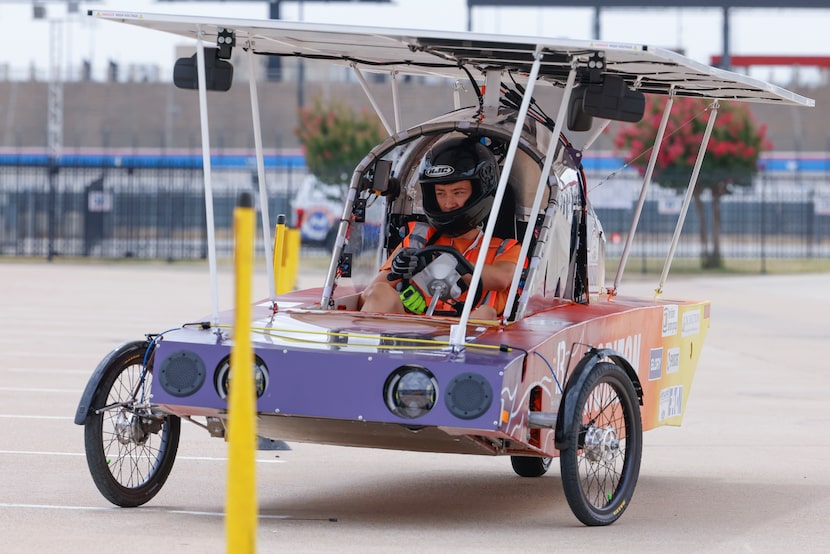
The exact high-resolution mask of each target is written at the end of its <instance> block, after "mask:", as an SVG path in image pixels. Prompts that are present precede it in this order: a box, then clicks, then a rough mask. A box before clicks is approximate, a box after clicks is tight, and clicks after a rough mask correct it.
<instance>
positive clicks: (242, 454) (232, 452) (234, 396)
mask: <svg viewBox="0 0 830 554" xmlns="http://www.w3.org/2000/svg"><path fill="white" fill-rule="evenodd" d="M233 225H234V237H235V244H234V271H235V274H236V286H235V297H234V302H235V319H234V327H233V346H232V347H231V375H230V387H229V388H230V390H229V391H228V404H229V405H228V445H229V446H228V449H229V454H228V479H227V483H228V485H227V486H228V488H227V498H226V502H225V534H226V538H227V552H229V553H233V554H237V553H251V554H253V553H254V552H256V528H257V499H256V471H255V459H254V452H255V450H256V428H255V426H256V424H255V422H256V411H255V407H254V406H255V398H256V393H255V388H254V387H255V385H254V373H253V367H254V353H253V348H252V346H251V281H252V274H253V258H254V226H255V223H254V210H253V197H252V196H251V194H250V193H242V194H240V195H239V199H238V200H237V205H236V209H235V210H234V214H233Z"/></svg>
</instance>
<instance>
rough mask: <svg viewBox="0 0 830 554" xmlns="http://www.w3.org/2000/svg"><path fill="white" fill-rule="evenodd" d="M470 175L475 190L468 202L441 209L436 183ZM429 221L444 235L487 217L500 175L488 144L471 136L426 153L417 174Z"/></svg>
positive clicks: (465, 230) (457, 231)
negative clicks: (451, 209)
mask: <svg viewBox="0 0 830 554" xmlns="http://www.w3.org/2000/svg"><path fill="white" fill-rule="evenodd" d="M467 179H469V180H470V182H471V183H472V185H473V192H472V194H471V195H470V198H469V199H468V200H467V202H466V203H465V204H464V205H463V206H462V207H460V208H458V209H456V210H453V211H451V212H442V211H441V208H440V207H439V206H438V201H437V199H436V198H435V185H442V184H448V183H456V182H458V181H464V180H467ZM418 180H419V182H420V183H421V194H422V196H423V204H424V213H425V214H426V216H427V221H428V222H429V224H430V225H432V226H433V227H434V228H435V229H436V230H438V231H440V232H441V233H442V234H443V235H446V236H448V237H454V236H458V235H463V234H464V233H466V232H467V231H469V230H470V229H472V228H474V227H476V226H478V225H479V224H480V223H481V222H482V221H484V220H485V219H486V218H487V215H488V214H489V213H490V208H491V207H492V205H493V195H494V194H495V192H496V187H497V185H498V180H499V175H498V167H497V165H496V158H495V156H493V153H492V152H491V151H490V149H489V148H487V147H486V146H484V145H483V144H482V143H481V142H479V141H478V140H476V139H475V138H472V137H464V138H453V139H449V140H444V141H441V142H439V143H438V144H436V145H435V146H433V147H432V149H431V150H430V151H429V152H427V155H426V156H424V160H423V162H422V163H421V171H420V172H419V174H418Z"/></svg>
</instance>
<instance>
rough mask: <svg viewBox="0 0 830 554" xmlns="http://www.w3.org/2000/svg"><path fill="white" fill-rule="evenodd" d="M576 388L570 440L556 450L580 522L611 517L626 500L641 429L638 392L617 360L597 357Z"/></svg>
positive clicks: (631, 486) (632, 481)
mask: <svg viewBox="0 0 830 554" xmlns="http://www.w3.org/2000/svg"><path fill="white" fill-rule="evenodd" d="M574 392H575V393H576V394H578V397H577V402H576V404H575V406H576V409H575V410H574V413H571V414H563V415H564V417H565V418H566V421H569V422H570V423H571V426H570V429H571V431H570V433H571V435H570V436H568V437H565V439H566V441H567V444H569V445H570V446H569V447H568V448H566V449H564V450H562V452H561V459H560V466H561V471H562V486H563V487H564V489H565V497H566V498H567V500H568V504H569V505H570V507H571V510H572V511H573V513H574V515H575V516H576V517H577V518H578V519H579V521H581V522H582V523H584V524H585V525H592V526H596V525H609V524H611V523H614V522H615V521H616V520H617V519H619V517H620V516H621V515H622V513H623V512H624V511H625V509H626V508H627V507H628V504H629V503H630V501H631V497H632V496H633V494H634V488H635V487H636V485H637V478H638V477H639V474H640V458H641V456H642V451H643V429H642V422H641V419H640V407H639V404H638V401H637V393H636V392H635V391H634V386H633V385H632V384H631V380H630V379H629V378H628V375H626V373H625V371H623V370H622V369H621V368H620V367H619V366H617V365H615V364H612V363H605V362H603V363H599V364H597V365H596V367H594V368H593V369H592V370H591V374H590V375H589V376H588V378H587V379H586V381H585V383H584V384H583V386H582V389H581V390H578V391H574Z"/></svg>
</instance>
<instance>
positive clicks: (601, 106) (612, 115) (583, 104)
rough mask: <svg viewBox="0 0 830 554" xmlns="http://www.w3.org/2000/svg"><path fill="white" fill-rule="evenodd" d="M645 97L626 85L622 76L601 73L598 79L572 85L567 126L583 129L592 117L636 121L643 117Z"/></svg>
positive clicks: (588, 125)
mask: <svg viewBox="0 0 830 554" xmlns="http://www.w3.org/2000/svg"><path fill="white" fill-rule="evenodd" d="M645 109H646V97H645V95H644V94H643V93H642V92H640V91H637V90H632V89H630V88H628V85H626V84H625V79H623V78H622V77H619V76H617V75H605V76H604V77H603V78H602V82H601V83H589V84H587V85H585V86H581V87H578V88H576V89H574V91H573V94H572V96H571V101H570V105H569V106H568V128H569V129H570V130H572V131H587V130H589V129H590V128H591V122H592V118H594V117H599V118H601V119H611V120H613V121H626V122H630V123H636V122H637V121H640V120H641V119H642V118H643V114H644V113H645Z"/></svg>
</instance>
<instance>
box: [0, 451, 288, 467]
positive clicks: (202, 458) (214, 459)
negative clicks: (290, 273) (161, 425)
mask: <svg viewBox="0 0 830 554" xmlns="http://www.w3.org/2000/svg"><path fill="white" fill-rule="evenodd" d="M3 454H7V455H12V456H15V455H17V456H19V455H32V456H85V455H86V454H84V453H83V452H43V451H37V450H0V455H3ZM176 460H188V461H191V462H227V461H228V459H227V458H225V457H221V458H217V457H214V456H176ZM256 463H258V464H284V463H285V460H281V459H273V460H265V459H257V460H256Z"/></svg>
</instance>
